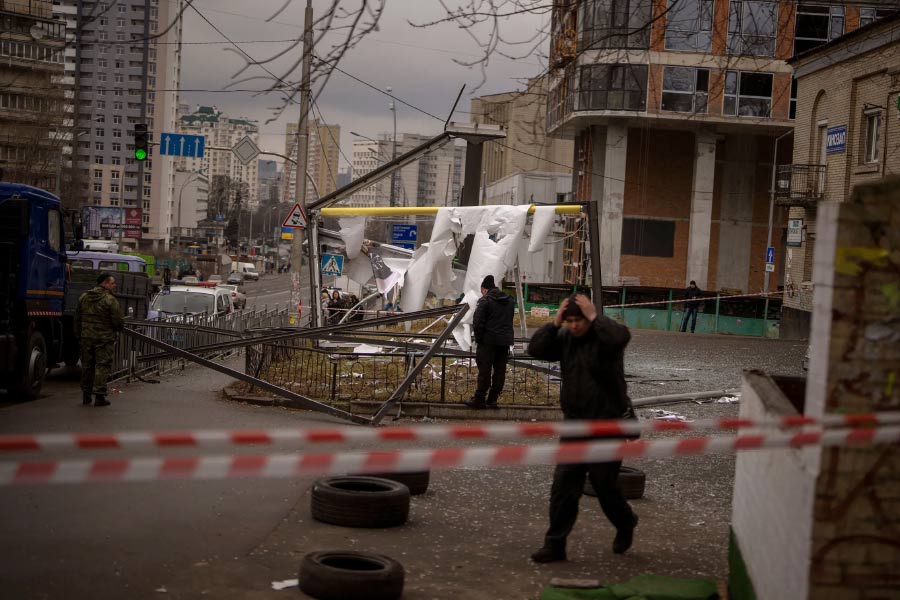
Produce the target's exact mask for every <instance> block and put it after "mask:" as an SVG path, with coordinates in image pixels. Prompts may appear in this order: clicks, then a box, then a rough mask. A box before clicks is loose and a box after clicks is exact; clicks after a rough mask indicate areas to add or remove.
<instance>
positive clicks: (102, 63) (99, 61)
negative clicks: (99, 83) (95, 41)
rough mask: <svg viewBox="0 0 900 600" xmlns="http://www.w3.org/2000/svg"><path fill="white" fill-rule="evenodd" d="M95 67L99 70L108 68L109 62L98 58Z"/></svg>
mask: <svg viewBox="0 0 900 600" xmlns="http://www.w3.org/2000/svg"><path fill="white" fill-rule="evenodd" d="M82 62H83V61H82ZM97 66H98V67H100V68H101V69H105V68H106V67H108V66H109V62H108V61H107V60H106V59H105V58H98V59H97Z"/></svg>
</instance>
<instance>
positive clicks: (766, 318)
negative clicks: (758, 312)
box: [762, 296, 769, 337]
mask: <svg viewBox="0 0 900 600" xmlns="http://www.w3.org/2000/svg"><path fill="white" fill-rule="evenodd" d="M768 330H769V297H768V296H766V304H765V306H764V307H763V334H762V336H763V337H766V333H767V332H768Z"/></svg>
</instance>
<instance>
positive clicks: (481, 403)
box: [463, 398, 485, 408]
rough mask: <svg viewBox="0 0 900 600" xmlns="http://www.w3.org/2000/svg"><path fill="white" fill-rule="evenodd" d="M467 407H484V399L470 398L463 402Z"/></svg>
mask: <svg viewBox="0 0 900 600" xmlns="http://www.w3.org/2000/svg"><path fill="white" fill-rule="evenodd" d="M463 404H465V405H466V406H468V407H469V408H485V404H484V400H479V399H478V398H471V399H469V400H466V401H465V402H463Z"/></svg>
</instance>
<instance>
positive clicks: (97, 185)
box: [94, 181, 103, 194]
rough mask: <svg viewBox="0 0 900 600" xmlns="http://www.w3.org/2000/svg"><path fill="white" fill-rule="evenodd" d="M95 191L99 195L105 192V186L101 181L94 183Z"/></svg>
mask: <svg viewBox="0 0 900 600" xmlns="http://www.w3.org/2000/svg"><path fill="white" fill-rule="evenodd" d="M94 191H95V192H97V193H98V194H99V193H100V192H102V191H103V184H102V183H101V182H99V181H95V182H94Z"/></svg>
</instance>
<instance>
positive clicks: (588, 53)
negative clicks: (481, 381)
mask: <svg viewBox="0 0 900 600" xmlns="http://www.w3.org/2000/svg"><path fill="white" fill-rule="evenodd" d="M879 16H881V13H879V12H878V10H877V9H876V8H874V7H873V8H866V7H860V6H859V5H858V4H855V3H854V4H852V5H851V4H849V3H848V4H846V5H841V4H829V5H813V4H809V5H807V4H798V3H795V2H757V1H741V0H732V1H730V2H729V1H727V0H679V1H678V2H677V3H675V2H672V1H671V0H670V1H669V2H667V1H666V0H630V1H626V0H581V1H572V2H561V3H557V4H556V6H555V7H554V11H553V21H552V27H553V36H552V42H551V69H552V74H551V83H550V92H549V97H548V108H547V117H548V125H547V130H548V132H549V134H550V135H553V136H557V137H566V138H570V139H573V140H574V142H575V146H574V156H573V165H574V167H575V173H574V175H573V189H574V195H575V199H576V200H579V201H587V200H593V201H597V202H598V203H599V204H600V207H599V208H600V210H599V213H600V217H599V220H600V244H601V249H600V250H601V262H602V273H603V284H604V285H620V284H637V285H650V286H665V287H682V286H684V285H685V284H686V283H687V282H688V281H690V280H695V281H696V282H697V284H698V285H699V286H700V287H701V288H704V289H709V290H739V291H741V292H758V291H761V290H763V288H764V286H765V282H766V280H768V286H769V290H775V289H776V286H777V285H779V283H780V282H781V281H782V279H783V276H784V265H785V248H786V235H787V229H786V225H787V214H786V211H785V210H783V209H777V210H775V211H774V214H773V225H772V237H771V240H772V241H771V245H772V246H774V248H775V261H774V270H773V271H772V272H770V274H769V277H766V262H767V261H766V254H767V252H766V248H767V241H768V233H769V214H770V202H771V198H770V190H771V179H772V165H773V151H774V146H775V143H774V142H775V139H776V138H777V137H779V136H783V135H784V134H786V133H789V132H790V131H791V130H792V128H793V125H794V118H793V117H794V113H795V109H796V103H795V92H796V84H794V83H793V77H792V74H793V68H792V66H791V65H790V64H789V63H788V62H787V61H788V59H790V58H791V57H792V56H794V55H795V54H797V53H802V52H805V51H807V50H810V49H812V48H815V47H816V46H819V45H822V44H826V43H828V42H829V41H830V40H832V39H834V38H837V37H839V36H840V35H842V34H844V33H845V32H847V31H851V30H853V29H856V28H858V27H859V26H860V24H861V22H866V21H867V20H873V19H875V18H877V17H879ZM791 152H792V148H791V142H790V136H787V137H786V138H785V139H784V140H783V141H782V143H781V144H780V145H779V146H778V153H779V156H778V158H777V163H778V164H786V163H789V162H790V161H791ZM770 268H771V267H770Z"/></svg>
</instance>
